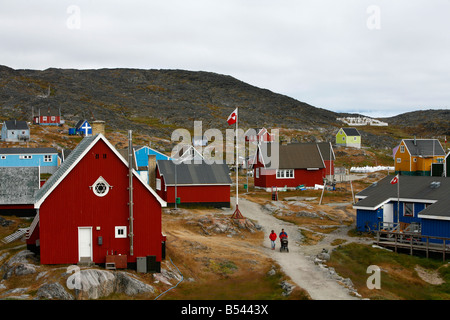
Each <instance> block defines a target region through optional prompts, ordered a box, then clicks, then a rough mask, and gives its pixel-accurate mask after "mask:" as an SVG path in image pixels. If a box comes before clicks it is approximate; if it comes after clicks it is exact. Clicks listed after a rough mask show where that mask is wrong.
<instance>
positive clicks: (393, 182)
mask: <svg viewBox="0 0 450 320" xmlns="http://www.w3.org/2000/svg"><path fill="white" fill-rule="evenodd" d="M397 182H398V175H396V176H395V177H394V178H392V180H391V184H396V183H397Z"/></svg>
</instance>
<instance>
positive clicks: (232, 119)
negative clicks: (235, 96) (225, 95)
mask: <svg viewBox="0 0 450 320" xmlns="http://www.w3.org/2000/svg"><path fill="white" fill-rule="evenodd" d="M236 120H237V108H236V109H235V110H234V111H233V112H232V113H231V114H230V116H229V117H228V119H227V122H228V125H232V124H233V123H236Z"/></svg>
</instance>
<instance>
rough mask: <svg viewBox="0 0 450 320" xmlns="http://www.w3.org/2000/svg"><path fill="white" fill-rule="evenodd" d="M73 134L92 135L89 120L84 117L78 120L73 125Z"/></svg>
mask: <svg viewBox="0 0 450 320" xmlns="http://www.w3.org/2000/svg"><path fill="white" fill-rule="evenodd" d="M75 134H78V135H80V136H85V137H87V136H90V135H92V127H91V125H90V124H89V121H87V120H86V119H84V120H80V121H78V122H77V124H76V125H75Z"/></svg>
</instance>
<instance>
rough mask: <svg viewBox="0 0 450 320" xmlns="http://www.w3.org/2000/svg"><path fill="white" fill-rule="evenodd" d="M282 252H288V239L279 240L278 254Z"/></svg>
mask: <svg viewBox="0 0 450 320" xmlns="http://www.w3.org/2000/svg"><path fill="white" fill-rule="evenodd" d="M283 250H284V251H286V252H289V248H288V239H287V238H282V239H281V247H280V252H282V251H283Z"/></svg>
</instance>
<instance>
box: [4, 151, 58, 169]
mask: <svg viewBox="0 0 450 320" xmlns="http://www.w3.org/2000/svg"><path fill="white" fill-rule="evenodd" d="M59 164H60V160H59V157H58V151H57V150H56V149H55V148H0V167H39V168H40V172H41V173H54V172H55V171H56V169H58V166H59Z"/></svg>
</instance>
